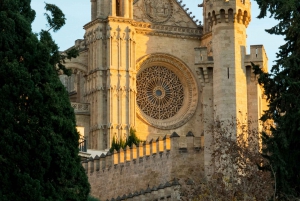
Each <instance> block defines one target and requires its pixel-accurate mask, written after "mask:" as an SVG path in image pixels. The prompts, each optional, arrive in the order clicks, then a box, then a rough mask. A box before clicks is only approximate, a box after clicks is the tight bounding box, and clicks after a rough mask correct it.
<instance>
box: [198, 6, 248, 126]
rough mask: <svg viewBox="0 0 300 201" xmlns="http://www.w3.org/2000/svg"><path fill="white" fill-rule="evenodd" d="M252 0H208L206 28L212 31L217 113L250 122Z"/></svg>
mask: <svg viewBox="0 0 300 201" xmlns="http://www.w3.org/2000/svg"><path fill="white" fill-rule="evenodd" d="M250 8H251V3H250V0H205V1H204V15H205V20H204V32H205V33H208V32H211V33H212V41H213V42H212V49H213V50H214V51H213V61H214V68H213V97H214V105H213V107H214V115H215V120H217V121H232V119H233V120H235V119H238V120H239V121H241V122H244V123H247V115H248V111H247V110H248V109H247V108H248V107H247V76H246V74H247V72H246V71H247V70H246V65H245V57H246V37H247V35H246V28H247V26H248V24H249V22H250V20H251V16H250V13H251V12H250Z"/></svg>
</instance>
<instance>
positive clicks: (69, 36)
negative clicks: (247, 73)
mask: <svg viewBox="0 0 300 201" xmlns="http://www.w3.org/2000/svg"><path fill="white" fill-rule="evenodd" d="M44 2H47V3H50V4H55V5H57V6H58V7H59V8H60V9H61V10H62V11H63V12H64V14H65V16H66V18H67V21H66V25H65V26H64V27H62V28H61V29H60V30H59V31H58V32H55V33H53V32H52V37H53V39H54V40H55V42H56V43H57V44H58V46H59V47H60V50H61V51H63V50H66V49H68V48H69V47H71V46H73V45H74V43H75V40H77V39H82V38H83V35H84V29H83V26H84V25H85V24H87V23H88V22H89V21H90V19H91V12H90V10H91V8H90V5H91V3H90V0H45V1H43V0H31V6H32V9H34V10H35V12H36V19H35V21H34V22H33V24H32V29H33V32H36V33H38V32H39V31H40V30H41V29H45V30H46V29H47V28H48V27H47V26H46V24H47V22H46V18H45V16H44V13H45V9H44V7H45V3H44ZM202 2H203V0H182V4H186V6H185V8H189V10H188V12H192V15H195V19H198V20H199V21H202V8H199V7H198V6H197V5H198V4H200V3H202ZM251 11H252V15H251V17H252V19H251V22H250V25H249V26H248V29H247V53H249V52H250V45H261V44H263V45H264V47H265V49H266V52H267V55H268V59H269V62H268V64H269V69H270V68H271V67H272V64H273V61H274V60H275V59H276V52H278V48H279V46H281V45H283V44H284V40H283V37H282V36H275V35H270V34H268V33H267V32H265V29H268V28H271V27H273V26H274V25H276V23H277V22H276V21H275V20H274V19H272V18H269V17H267V18H264V19H257V16H258V14H259V8H258V5H257V4H256V2H255V1H253V0H252V8H251Z"/></svg>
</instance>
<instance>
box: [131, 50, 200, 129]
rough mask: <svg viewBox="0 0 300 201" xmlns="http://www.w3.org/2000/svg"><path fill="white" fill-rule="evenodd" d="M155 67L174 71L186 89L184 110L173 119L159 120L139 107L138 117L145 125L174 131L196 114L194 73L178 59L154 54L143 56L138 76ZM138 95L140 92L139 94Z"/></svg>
mask: <svg viewBox="0 0 300 201" xmlns="http://www.w3.org/2000/svg"><path fill="white" fill-rule="evenodd" d="M153 65H161V66H164V67H167V68H168V69H170V70H171V71H173V72H174V73H175V74H176V75H177V76H178V77H179V78H180V81H181V83H182V84H183V86H185V88H184V94H185V97H184V101H183V106H182V108H181V109H180V110H179V111H178V112H177V114H176V115H174V116H173V117H171V118H168V119H165V120H157V119H154V118H152V117H150V116H147V115H146V114H144V113H143V111H142V110H141V109H140V108H139V107H138V106H137V116H138V117H139V118H140V119H141V120H142V121H144V122H145V123H147V124H149V125H152V126H154V127H156V128H160V129H174V128H178V127H180V126H182V125H184V124H185V123H186V122H187V121H188V120H189V119H190V118H191V117H192V116H193V114H194V113H195V111H196V108H197V104H198V87H197V83H196V80H195V78H194V76H193V73H192V72H191V70H190V69H189V67H188V66H187V65H186V64H185V63H184V62H183V61H181V60H179V59H178V58H176V57H174V56H171V55H169V54H164V53H154V54H149V55H146V56H143V57H142V58H140V59H139V60H138V61H137V64H136V69H137V72H138V73H137V75H138V74H139V73H140V72H142V71H143V70H144V69H146V68H148V67H151V66H153ZM137 93H138V92H137Z"/></svg>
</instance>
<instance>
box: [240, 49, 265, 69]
mask: <svg viewBox="0 0 300 201" xmlns="http://www.w3.org/2000/svg"><path fill="white" fill-rule="evenodd" d="M251 62H252V63H254V64H255V65H259V66H260V67H261V68H263V70H264V71H265V72H267V71H268V56H267V53H266V50H265V48H264V46H263V45H251V46H250V54H249V55H246V57H245V64H246V66H251Z"/></svg>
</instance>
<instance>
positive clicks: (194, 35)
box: [84, 17, 202, 45]
mask: <svg viewBox="0 0 300 201" xmlns="http://www.w3.org/2000/svg"><path fill="white" fill-rule="evenodd" d="M110 21H111V22H119V23H128V24H130V25H131V26H133V27H135V32H136V33H137V34H145V35H158V36H167V37H175V38H189V39H198V40H199V39H200V38H201V36H202V29H201V28H189V27H178V26H170V25H160V24H152V23H147V22H138V21H134V20H130V19H124V18H116V17H109V18H108V19H97V22H98V23H108V22H110ZM92 22H93V23H92ZM92 22H91V24H88V25H89V26H87V25H86V27H85V28H86V29H87V28H91V27H92V26H94V25H96V24H97V22H95V21H92ZM104 29H105V28H104V27H102V26H98V27H97V28H96V29H93V30H89V31H87V32H86V34H85V36H84V38H85V44H86V45H88V44H90V43H92V42H94V41H96V40H100V39H102V40H104V39H108V38H110V37H111V36H113V34H112V30H111V29H110V27H106V30H107V31H106V32H105V31H104ZM126 38H127V39H131V40H134V39H133V38H132V37H126Z"/></svg>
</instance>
